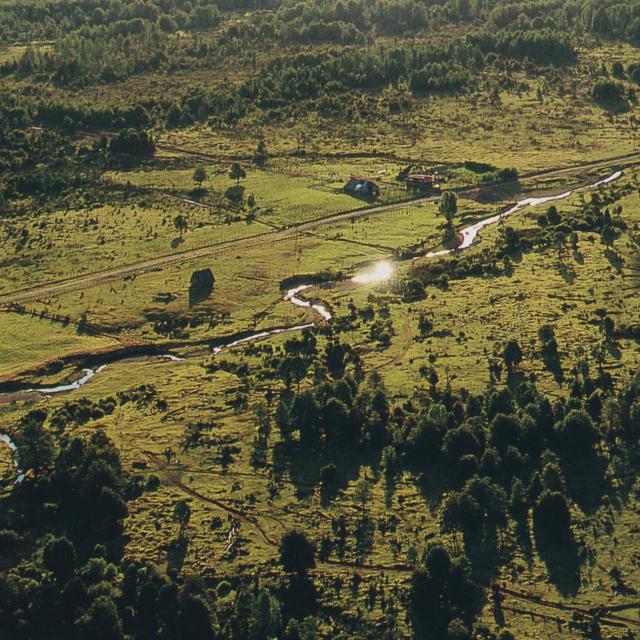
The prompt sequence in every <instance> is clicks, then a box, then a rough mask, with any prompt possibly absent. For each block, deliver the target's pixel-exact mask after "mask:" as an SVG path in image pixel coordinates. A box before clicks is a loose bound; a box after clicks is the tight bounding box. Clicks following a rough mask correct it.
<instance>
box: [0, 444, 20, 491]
mask: <svg viewBox="0 0 640 640" xmlns="http://www.w3.org/2000/svg"><path fill="white" fill-rule="evenodd" d="M0 443H1V444H4V445H5V446H7V447H9V450H10V451H11V453H12V454H13V464H14V465H15V467H16V472H17V474H18V475H17V477H16V479H15V480H14V482H13V484H18V483H20V482H22V481H23V480H24V472H23V471H22V469H21V468H20V465H19V464H18V447H17V446H16V443H15V442H14V441H13V440H12V439H11V436H9V435H8V434H6V433H0Z"/></svg>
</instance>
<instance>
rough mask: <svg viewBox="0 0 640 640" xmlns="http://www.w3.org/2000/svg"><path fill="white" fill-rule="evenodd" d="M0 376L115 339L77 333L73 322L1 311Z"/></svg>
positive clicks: (89, 349) (112, 341)
mask: <svg viewBox="0 0 640 640" xmlns="http://www.w3.org/2000/svg"><path fill="white" fill-rule="evenodd" d="M0 336H2V339H1V340H0V377H2V376H6V375H9V374H14V373H18V372H19V371H23V370H26V369H29V368H30V367H33V366H35V365H37V364H39V363H43V362H45V361H47V360H50V359H57V358H60V357H62V356H65V355H69V354H70V353H74V352H79V351H82V352H86V351H92V350H96V349H101V348H105V347H109V346H111V345H114V344H115V341H114V340H112V339H110V338H106V337H102V336H87V335H80V334H78V332H77V328H76V327H75V326H74V325H69V326H66V327H65V326H63V325H62V324H60V323H59V322H53V321H50V320H46V319H40V318H33V317H31V316H27V315H19V314H16V313H0Z"/></svg>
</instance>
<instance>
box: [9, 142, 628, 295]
mask: <svg viewBox="0 0 640 640" xmlns="http://www.w3.org/2000/svg"><path fill="white" fill-rule="evenodd" d="M636 163H640V153H637V154H632V155H627V156H621V157H616V158H612V159H606V160H602V161H599V162H591V163H587V164H582V165H576V166H572V167H567V168H564V169H553V170H545V171H541V172H539V173H532V174H528V175H527V176H523V178H522V179H521V182H523V183H525V182H528V181H531V180H534V179H536V180H539V179H544V178H547V177H555V176H562V175H571V174H574V173H576V172H580V171H585V170H593V169H599V168H602V169H604V168H608V167H612V166H628V165H631V164H636ZM477 190H478V188H477V187H474V188H473V189H468V188H465V189H460V190H458V193H459V195H465V194H468V193H471V192H477ZM437 198H438V196H437V195H430V196H429V195H427V196H424V197H421V198H417V199H415V200H412V201H411V203H415V202H420V201H422V202H427V201H430V200H436V199H437ZM406 206H408V202H407V201H403V202H399V203H394V204H386V205H378V206H372V207H366V208H358V209H351V210H347V211H340V212H337V213H334V214H330V215H326V216H322V217H319V218H315V219H313V220H309V221H307V222H302V223H299V224H294V225H291V226H289V227H287V228H284V229H275V230H269V231H265V232H262V233H257V234H255V235H252V236H249V237H245V238H238V239H235V240H228V241H224V242H217V243H213V244H208V245H203V246H200V247H196V248H193V249H184V250H182V251H175V252H173V253H170V254H166V255H162V256H157V257H154V258H149V259H146V260H140V261H138V262H133V263H130V264H126V265H121V266H118V267H113V268H111V269H104V270H101V271H97V272H93V273H82V274H78V275H76V276H72V277H69V278H64V279H61V280H54V281H49V282H45V283H41V284H38V285H35V286H33V287H26V288H22V289H18V290H15V291H10V292H7V293H3V294H0V306H2V305H9V304H12V303H18V304H19V303H24V302H29V301H33V300H38V299H41V298H46V297H50V296H56V295H60V294H64V293H68V292H71V291H77V290H82V289H87V288H90V287H94V286H96V285H100V284H104V283H107V282H111V281H114V280H119V279H121V278H124V277H127V276H134V275H138V274H141V273H146V272H150V271H159V270H161V269H162V268H164V267H166V266H169V265H175V264H180V263H183V262H188V261H190V260H197V259H199V258H205V257H206V258H209V257H216V256H221V255H225V254H228V253H231V252H233V251H241V252H245V253H246V251H247V250H250V249H254V248H257V247H260V246H268V245H272V244H274V243H277V242H284V241H286V240H289V239H291V238H293V237H295V236H296V235H298V234H304V233H307V232H310V231H313V230H314V229H317V228H318V227H322V226H327V225H332V224H336V223H339V222H344V221H347V220H351V219H353V218H361V217H365V216H374V215H381V214H384V213H387V212H389V211H395V210H397V209H401V208H403V207H406Z"/></svg>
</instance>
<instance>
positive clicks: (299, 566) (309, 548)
mask: <svg viewBox="0 0 640 640" xmlns="http://www.w3.org/2000/svg"><path fill="white" fill-rule="evenodd" d="M314 556H315V546H314V545H313V544H312V543H311V542H309V540H308V539H307V537H306V535H305V534H304V533H302V532H300V531H289V532H288V533H286V534H285V535H284V537H283V538H282V542H281V543H280V563H281V564H282V567H283V568H284V570H285V571H287V572H289V573H296V574H298V575H301V576H302V575H305V574H306V573H307V572H308V571H309V569H313V568H314V567H315V566H316V562H315V557H314Z"/></svg>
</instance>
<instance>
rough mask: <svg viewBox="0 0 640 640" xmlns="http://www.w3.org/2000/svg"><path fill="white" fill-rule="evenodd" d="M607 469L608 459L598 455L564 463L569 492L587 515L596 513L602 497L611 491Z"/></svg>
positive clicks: (563, 469)
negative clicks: (606, 474)
mask: <svg viewBox="0 0 640 640" xmlns="http://www.w3.org/2000/svg"><path fill="white" fill-rule="evenodd" d="M606 470H607V461H606V460H605V459H604V458H601V457H598V456H596V455H593V456H590V457H588V458H585V459H583V460H580V461H575V462H574V463H573V464H570V465H563V468H562V471H563V472H564V475H565V479H566V483H567V493H568V494H569V495H570V496H571V499H572V500H573V501H574V502H575V503H576V504H577V505H578V506H579V507H580V509H581V510H582V511H583V512H584V513H585V515H590V514H593V513H595V512H596V511H597V510H598V509H599V508H600V506H601V505H602V497H603V496H604V495H608V494H609V493H610V487H609V484H608V482H607V480H606V478H605V473H606Z"/></svg>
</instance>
